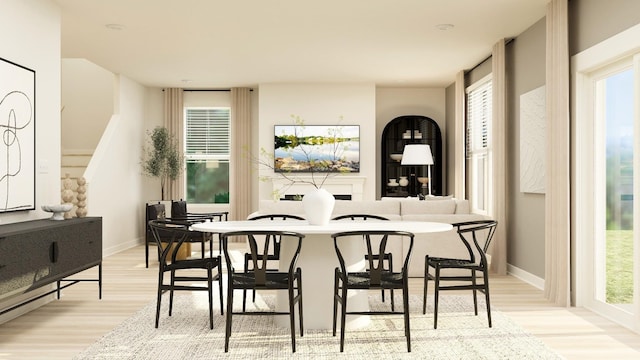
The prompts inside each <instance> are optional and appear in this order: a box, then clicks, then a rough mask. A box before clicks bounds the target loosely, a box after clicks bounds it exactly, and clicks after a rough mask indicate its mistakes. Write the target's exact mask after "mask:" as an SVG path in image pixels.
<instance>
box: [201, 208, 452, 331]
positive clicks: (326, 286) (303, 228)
mask: <svg viewBox="0 0 640 360" xmlns="http://www.w3.org/2000/svg"><path fill="white" fill-rule="evenodd" d="M191 228H192V229H193V230H196V231H202V232H212V233H226V232H231V231H240V230H265V231H293V232H297V233H301V234H304V235H305V238H304V239H303V240H302V248H301V250H300V257H299V258H298V266H299V267H300V268H301V269H302V291H303V295H302V296H303V307H304V309H303V312H304V313H303V315H304V326H305V329H331V328H332V324H333V323H332V322H333V286H334V284H333V281H334V269H335V268H336V266H338V260H337V256H336V252H335V249H334V245H333V241H332V239H331V237H330V235H331V234H333V233H337V232H342V231H358V230H391V231H407V232H411V233H413V234H423V233H432V232H441V231H449V230H451V229H452V228H453V227H452V226H451V224H446V223H438V222H425V221H371V220H364V221H359V220H355V221H351V220H348V221H345V220H340V221H330V222H329V223H328V224H326V225H310V224H309V223H308V222H307V221H305V220H268V221H250V220H244V221H220V222H203V223H198V224H193V225H192V226H191ZM293 248H294V246H287V243H286V242H285V241H283V243H282V246H281V257H282V258H290V256H291V254H292V253H293V251H294V249H293ZM363 251H364V248H363V247H361V244H360V243H359V242H354V246H353V248H352V249H348V250H347V252H346V254H344V255H345V262H346V264H347V266H348V267H349V269H348V270H349V271H358V270H363V269H364V268H365V262H364V253H363ZM413 255H416V254H413ZM418 255H419V256H424V254H418ZM387 301H389V300H387ZM277 306H278V308H279V309H283V308H285V307H286V306H287V296H286V294H283V295H278V298H277ZM348 306H349V310H350V311H353V310H355V311H365V310H367V309H368V308H369V304H368V297H367V292H366V291H354V292H353V294H352V293H351V292H350V296H349V305H348ZM368 322H369V317H368V316H349V317H347V324H346V326H347V327H349V328H356V327H361V326H363V325H366V324H367V323H368ZM282 324H283V325H285V324H287V323H286V322H284V321H283V322H282Z"/></svg>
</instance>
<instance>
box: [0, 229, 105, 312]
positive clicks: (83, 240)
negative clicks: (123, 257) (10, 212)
mask: <svg viewBox="0 0 640 360" xmlns="http://www.w3.org/2000/svg"><path fill="white" fill-rule="evenodd" d="M94 266H98V277H97V278H96V279H71V278H68V277H69V276H71V275H73V274H76V273H79V272H81V271H84V270H86V269H89V268H92V267H94ZM80 281H95V282H97V283H98V297H99V298H100V299H101V298H102V218H101V217H85V218H73V219H67V220H63V221H55V220H50V219H42V220H32V221H24V222H18V223H12V224H6V225H0V299H4V298H8V297H10V296H13V295H16V294H22V293H26V292H29V291H31V290H34V289H37V288H40V287H42V286H45V285H48V284H52V283H56V288H55V289H54V290H51V291H49V292H46V293H44V294H41V295H39V296H37V297H35V298H31V299H29V300H27V301H24V302H22V303H19V304H17V305H13V306H11V307H10V308H7V309H3V310H2V311H0V315H1V314H4V313H6V312H9V311H11V310H14V309H16V308H18V307H20V306H22V305H26V304H28V303H30V302H32V301H35V300H37V299H39V298H42V297H44V296H47V295H50V294H52V293H54V292H57V295H58V299H59V298H60V290H62V289H64V288H66V287H68V286H71V285H73V284H76V283H78V282H80Z"/></svg>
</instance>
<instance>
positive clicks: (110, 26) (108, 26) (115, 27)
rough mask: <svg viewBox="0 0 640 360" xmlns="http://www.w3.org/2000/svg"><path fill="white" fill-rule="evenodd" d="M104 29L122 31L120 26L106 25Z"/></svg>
mask: <svg viewBox="0 0 640 360" xmlns="http://www.w3.org/2000/svg"><path fill="white" fill-rule="evenodd" d="M105 27H106V28H107V29H109V30H122V29H124V25H121V24H107V25H105Z"/></svg>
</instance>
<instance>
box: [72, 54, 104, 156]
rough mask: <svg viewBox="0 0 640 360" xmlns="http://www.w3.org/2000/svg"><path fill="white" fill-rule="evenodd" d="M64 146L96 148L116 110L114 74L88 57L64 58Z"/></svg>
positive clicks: (90, 149)
mask: <svg viewBox="0 0 640 360" xmlns="http://www.w3.org/2000/svg"><path fill="white" fill-rule="evenodd" d="M61 74H62V75H61V76H62V77H61V81H62V108H63V110H62V113H61V116H62V124H61V129H62V138H61V141H62V149H63V150H65V151H69V150H72V151H73V150H88V151H93V150H94V149H95V148H96V146H97V145H98V141H100V137H101V136H102V133H103V132H104V128H105V127H106V126H107V122H109V119H110V118H111V115H112V114H113V101H114V99H113V93H114V89H113V87H114V81H115V75H114V74H113V73H112V72H110V71H107V70H105V69H104V68H102V67H100V66H98V65H96V64H94V63H92V62H90V61H88V60H86V59H62V68H61Z"/></svg>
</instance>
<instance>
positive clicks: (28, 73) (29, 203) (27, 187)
mask: <svg viewBox="0 0 640 360" xmlns="http://www.w3.org/2000/svg"><path fill="white" fill-rule="evenodd" d="M0 79H2V80H0V118H1V119H2V140H3V144H2V145H3V146H2V156H0V169H3V170H2V173H1V176H0V212H10V211H22V210H35V209H36V200H35V198H36V195H35V189H36V186H35V183H36V174H35V168H36V166H35V159H36V158H35V156H36V155H35V132H36V125H35V114H36V94H35V88H36V72H35V71H34V70H31V69H28V68H26V67H24V66H22V65H18V64H16V63H13V62H11V61H8V60H5V59H3V58H0Z"/></svg>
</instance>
